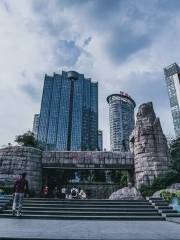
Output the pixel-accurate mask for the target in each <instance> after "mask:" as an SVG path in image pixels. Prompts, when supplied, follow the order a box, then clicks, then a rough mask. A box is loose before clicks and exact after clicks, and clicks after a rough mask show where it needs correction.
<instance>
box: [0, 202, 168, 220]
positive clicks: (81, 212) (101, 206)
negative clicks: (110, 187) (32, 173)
mask: <svg viewBox="0 0 180 240" xmlns="http://www.w3.org/2000/svg"><path fill="white" fill-rule="evenodd" d="M3 201H4V202H3ZM1 203H2V204H4V205H3V207H2V208H0V218H16V217H13V216H12V211H11V205H12V199H10V198H7V199H6V198H5V199H4V200H0V204H1ZM0 206H1V205H0ZM21 218H25V219H64V220H119V221H120V220H131V221H132V220H141V221H144V220H148V221H157V220H158V221H159V220H165V216H162V214H161V213H160V212H159V211H158V209H156V208H155V206H154V205H153V204H152V202H150V201H148V200H105V199H104V200H103V199H102V200H95V199H94V200H92V199H91V200H59V199H52V198H27V199H24V204H23V209H22V216H21Z"/></svg>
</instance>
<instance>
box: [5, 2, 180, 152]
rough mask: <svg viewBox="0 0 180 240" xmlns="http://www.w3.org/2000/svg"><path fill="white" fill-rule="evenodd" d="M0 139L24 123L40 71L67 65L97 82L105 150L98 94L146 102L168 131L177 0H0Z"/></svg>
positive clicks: (36, 103)
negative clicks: (168, 78) (169, 70)
mask: <svg viewBox="0 0 180 240" xmlns="http://www.w3.org/2000/svg"><path fill="white" fill-rule="evenodd" d="M0 26H1V27H0V55H1V57H0V146H2V145H7V144H8V143H13V141H14V138H15V136H16V135H18V134H22V133H24V132H26V131H27V130H32V124H33V115H34V114H35V113H38V112H39V111H40V102H41V97H42V88H43V81H44V75H45V73H47V74H49V75H52V74H53V73H54V72H56V73H61V71H62V70H65V71H68V70H75V71H78V72H80V73H84V75H85V77H88V78H91V79H92V80H93V81H98V83H99V128H100V129H102V130H103V134H104V138H103V140H104V148H106V149H109V142H110V140H109V138H110V137H109V112H108V110H109V109H108V104H107V102H106V97H107V96H108V95H109V94H112V93H119V91H124V92H126V93H128V94H129V95H130V96H131V97H132V98H133V99H134V100H135V102H136V104H137V107H136V112H137V109H138V106H139V105H140V104H142V103H144V102H149V101H152V102H153V104H154V108H155V111H156V114H157V116H158V117H160V120H161V123H162V127H163V130H164V133H165V134H166V135H167V136H168V137H169V136H174V130H173V123H172V117H171V112H170V105H169V100H168V94H167V89H166V85H165V80H164V73H163V68H164V67H166V66H168V65H170V64H172V63H174V62H177V63H179V64H180V1H179V0H151V1H147V0H28V1H24V0H11V1H9V0H7V1H6V0H1V1H0Z"/></svg>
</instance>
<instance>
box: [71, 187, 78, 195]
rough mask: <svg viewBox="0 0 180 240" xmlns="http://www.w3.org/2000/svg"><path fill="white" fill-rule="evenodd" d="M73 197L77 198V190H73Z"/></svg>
mask: <svg viewBox="0 0 180 240" xmlns="http://www.w3.org/2000/svg"><path fill="white" fill-rule="evenodd" d="M71 195H72V196H73V197H76V196H77V191H76V190H75V189H72V191H71Z"/></svg>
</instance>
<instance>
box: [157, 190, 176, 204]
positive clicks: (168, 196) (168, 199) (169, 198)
mask: <svg viewBox="0 0 180 240" xmlns="http://www.w3.org/2000/svg"><path fill="white" fill-rule="evenodd" d="M160 196H161V197H162V198H164V200H165V201H166V202H168V203H170V202H171V201H172V199H173V198H174V197H177V199H178V201H179V203H180V191H177V192H175V193H172V192H169V191H162V192H161V193H160Z"/></svg>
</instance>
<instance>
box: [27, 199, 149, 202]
mask: <svg viewBox="0 0 180 240" xmlns="http://www.w3.org/2000/svg"><path fill="white" fill-rule="evenodd" d="M25 199H26V200H30V201H31V200H32V201H70V202H72V201H78V202H81V201H82V200H80V199H60V198H25ZM83 201H89V202H103V201H104V202H123V201H125V202H147V200H146V199H141V200H134V199H132V200H128V199H126V200H110V199H85V200H83Z"/></svg>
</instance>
